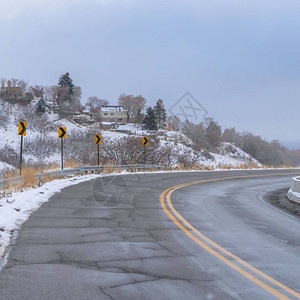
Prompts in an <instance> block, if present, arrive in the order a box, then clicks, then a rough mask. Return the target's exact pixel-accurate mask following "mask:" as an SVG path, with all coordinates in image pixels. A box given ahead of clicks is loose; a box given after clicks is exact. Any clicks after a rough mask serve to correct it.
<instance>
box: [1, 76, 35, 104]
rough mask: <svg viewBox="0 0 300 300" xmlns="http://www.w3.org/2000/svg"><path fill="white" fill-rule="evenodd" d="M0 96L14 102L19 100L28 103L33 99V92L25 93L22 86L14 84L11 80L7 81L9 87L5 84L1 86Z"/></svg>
mask: <svg viewBox="0 0 300 300" xmlns="http://www.w3.org/2000/svg"><path fill="white" fill-rule="evenodd" d="M0 98H1V99H2V100H5V101H10V102H12V103H14V102H18V103H23V104H28V103H30V102H31V101H32V100H33V95H32V93H23V89H22V87H20V86H13V85H12V82H11V81H10V80H8V81H7V87H5V86H4V85H3V86H1V88H0Z"/></svg>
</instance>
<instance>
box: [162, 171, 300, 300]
mask: <svg viewBox="0 0 300 300" xmlns="http://www.w3.org/2000/svg"><path fill="white" fill-rule="evenodd" d="M295 174H299V173H281V174H263V175H247V176H234V177H223V178H216V179H208V180H198V181H193V182H189V183H185V184H180V185H177V186H174V187H171V188H169V189H167V190H165V191H164V192H163V193H162V194H161V195H160V202H161V205H162V208H163V209H164V211H165V213H166V214H167V215H168V217H169V218H170V219H171V220H172V221H173V222H174V223H175V224H176V225H177V226H178V227H179V228H180V229H181V230H182V231H183V232H184V233H185V234H187V235H188V236H189V237H190V238H191V239H193V240H194V241H195V242H196V243H197V244H199V245H200V246H201V247H202V248H204V249H205V250H207V251H208V252H210V253H211V254H213V255H214V256H216V257H217V258H219V259H220V260H222V261H223V262H225V263H226V264H227V265H229V266H230V267H232V268H233V269H235V270H236V271H238V272H239V273H241V274H242V275H244V276H245V277H247V278H248V279H250V280H251V281H253V282H255V283H256V284H258V285H259V286H261V287H262V288H264V289H266V290H267V291H269V292H270V293H272V294H273V295H275V296H276V297H278V298H279V299H289V298H288V297H286V296H285V295H283V294H281V293H280V292H278V291H277V290H275V289H274V288H272V287H271V286H269V285H267V284H266V283H264V282H263V281H261V280H259V279H258V278H256V277H255V276H253V275H252V274H250V273H248V272H247V271H245V270H244V269H242V268H241V267H239V266H237V265H236V264H235V263H233V262H231V261H230V260H228V259H227V258H225V257H224V256H223V255H221V254H219V253H218V252H216V251H215V250H213V249H212V248H210V247H209V246H208V245H206V244H205V243H204V242H202V241H201V240H199V239H198V238H197V237H196V236H195V235H194V234H193V233H191V232H190V231H189V230H187V229H186V228H185V227H184V226H183V225H182V224H181V223H180V222H179V220H180V221H181V222H182V223H183V224H185V225H186V226H187V227H188V228H189V229H190V230H192V231H193V232H195V233H196V234H197V235H198V236H199V237H201V238H202V239H203V240H205V241H206V242H208V243H209V244H210V245H212V246H213V247H215V248H216V249H218V250H220V251H221V252H223V253H224V254H226V255H228V256H229V257H231V258H232V259H234V260H235V261H237V262H239V263H240V264H242V265H243V266H245V267H246V268H248V269H250V270H251V271H253V272H255V273H256V274H258V275H260V276H261V277H263V278H265V279H266V280H268V281H269V282H271V283H273V284H274V285H276V286H278V287H280V288H282V289H284V290H285V291H287V292H288V293H290V294H291V295H293V296H295V297H297V298H299V299H300V294H299V293H297V292H296V291H294V290H292V289H290V288H289V287H287V286H285V285H284V284H282V283H280V282H279V281H277V280H275V279H273V278H272V277H270V276H269V275H267V274H265V273H263V272H261V271H260V270H258V269H256V268H255V267H253V266H251V265H250V264H248V263H247V262H245V261H244V260H242V259H240V258H239V257H237V256H236V255H234V254H232V253H231V252H229V251H228V250H226V249H224V248H223V247H221V246H220V245H218V244H217V243H215V242H213V241H212V240H210V239H209V238H208V237H206V236H205V235H204V234H202V233H201V232H199V231H198V230H197V229H196V228H195V227H193V226H192V225H191V224H190V223H189V222H188V221H187V220H186V219H184V218H183V217H182V216H181V215H180V214H179V213H178V211H176V209H175V208H174V206H173V205H172V202H171V194H172V193H173V192H174V191H175V190H178V189H180V188H183V187H186V186H190V185H193V184H197V183H204V182H214V181H221V180H230V179H239V178H251V177H266V176H284V175H295ZM166 194H167V195H166ZM165 195H166V199H167V203H168V205H169V208H170V209H171V211H172V212H173V214H174V215H173V214H172V213H171V212H170V211H169V210H168V208H167V207H166V205H165ZM175 216H176V217H177V219H176V217H175Z"/></svg>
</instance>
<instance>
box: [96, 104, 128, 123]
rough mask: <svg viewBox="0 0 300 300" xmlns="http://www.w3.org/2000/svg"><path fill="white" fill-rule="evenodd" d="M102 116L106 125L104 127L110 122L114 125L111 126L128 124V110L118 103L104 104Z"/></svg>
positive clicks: (102, 121) (101, 111) (102, 120)
mask: <svg viewBox="0 0 300 300" xmlns="http://www.w3.org/2000/svg"><path fill="white" fill-rule="evenodd" d="M100 118H101V123H102V125H105V126H104V127H107V125H108V124H109V123H110V124H111V125H112V126H110V127H111V128H113V127H115V126H116V125H118V124H127V121H128V115H127V111H126V110H125V109H124V107H123V106H118V105H110V106H102V107H101V110H100ZM113 125H114V126H113Z"/></svg>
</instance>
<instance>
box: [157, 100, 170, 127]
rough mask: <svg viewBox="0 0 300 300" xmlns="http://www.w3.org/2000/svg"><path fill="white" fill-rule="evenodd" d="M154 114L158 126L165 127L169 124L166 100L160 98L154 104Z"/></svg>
mask: <svg viewBox="0 0 300 300" xmlns="http://www.w3.org/2000/svg"><path fill="white" fill-rule="evenodd" d="M154 114H155V120H156V123H157V126H158V128H159V129H162V128H165V127H166V126H167V124H166V122H167V113H166V109H165V106H164V102H163V101H162V100H161V99H159V100H158V101H157V102H156V105H155V106H154Z"/></svg>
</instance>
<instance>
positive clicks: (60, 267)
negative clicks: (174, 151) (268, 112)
mask: <svg viewBox="0 0 300 300" xmlns="http://www.w3.org/2000/svg"><path fill="white" fill-rule="evenodd" d="M287 172H290V173H295V170H294V171H293V170H290V171H287V170H277V171H274V170H266V171H224V172H223V171H222V172H180V173H157V174H140V175H126V176H123V175H122V176H117V177H105V178H102V179H100V178H99V179H95V180H91V181H89V182H84V183H80V184H78V185H75V186H71V187H68V188H65V189H63V190H62V191H61V192H60V193H57V194H55V195H54V196H53V197H52V198H51V199H50V200H49V202H47V203H44V204H43V205H42V206H41V208H39V209H38V210H37V211H36V212H34V213H33V214H32V215H31V217H30V218H29V219H28V221H26V222H25V223H24V224H23V226H22V229H21V230H20V231H19V232H18V236H17V239H16V241H15V244H14V245H13V246H12V247H11V251H10V254H9V258H8V262H7V264H6V266H5V267H4V268H3V270H2V272H1V273H0V299H1V300H2V299H273V298H274V296H273V295H272V294H270V293H268V292H267V291H266V290H264V289H263V288H261V287H260V286H258V285H256V284H255V283H253V282H252V281H250V280H248V279H247V278H245V277H243V276H241V274H239V273H238V272H236V271H235V270H233V269H232V268H230V267H228V266H227V265H226V264H224V263H223V262H222V261H219V260H218V259H217V258H216V257H215V256H213V255H211V254H210V253H208V252H207V251H205V250H204V249H203V248H201V247H199V245H197V244H196V243H195V242H194V241H193V240H192V239H190V238H189V237H188V236H187V235H186V234H184V233H183V231H182V230H180V229H179V228H178V227H177V226H176V225H175V224H174V223H173V221H172V220H171V219H170V218H169V217H168V216H167V215H166V214H165V212H164V210H163V209H162V207H161V203H160V200H159V199H160V194H161V193H162V192H163V191H164V190H166V189H167V188H170V187H172V186H175V185H177V184H182V183H186V182H191V181H195V180H200V179H212V178H221V177H225V176H226V177H228V176H243V175H249V174H250V175H255V174H268V173H272V174H273V173H277V174H279V173H287ZM292 176H293V175H281V176H270V177H263V178H256V177H253V178H245V179H233V180H228V181H218V182H207V183H201V184H197V185H194V186H190V187H185V188H183V189H180V190H178V191H176V192H174V193H173V195H172V202H173V205H174V207H175V208H176V210H178V211H179V212H180V213H181V214H182V216H183V217H184V218H185V219H187V220H188V221H189V222H190V223H191V224H193V226H195V227H196V228H197V229H198V230H199V231H201V232H202V233H204V234H205V235H206V236H208V237H209V238H210V239H212V240H213V241H215V242H217V243H218V244H220V245H221V246H222V247H224V248H226V249H227V250H229V251H231V252H232V253H234V254H235V255H237V256H239V257H240V258H242V259H243V260H245V261H247V262H248V263H250V264H251V265H253V266H255V267H256V268H258V269H259V270H261V271H263V272H265V273H267V274H268V275H270V276H272V277H273V278H276V279H277V280H279V281H280V282H282V283H284V284H286V285H287V286H289V287H290V288H292V289H294V290H297V291H298V292H299V291H300V286H299V282H300V280H299V278H300V268H299V265H300V259H299V253H300V251H299V250H300V223H299V219H296V218H293V217H290V216H289V215H288V214H286V213H282V212H281V211H280V210H279V209H277V208H276V209H275V208H273V207H272V206H271V205H269V204H268V203H266V202H264V201H262V199H261V197H259V195H260V194H261V193H262V192H265V191H268V190H275V189H278V190H279V189H286V188H287V187H288V186H289V184H290V179H291V177H292Z"/></svg>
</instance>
